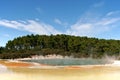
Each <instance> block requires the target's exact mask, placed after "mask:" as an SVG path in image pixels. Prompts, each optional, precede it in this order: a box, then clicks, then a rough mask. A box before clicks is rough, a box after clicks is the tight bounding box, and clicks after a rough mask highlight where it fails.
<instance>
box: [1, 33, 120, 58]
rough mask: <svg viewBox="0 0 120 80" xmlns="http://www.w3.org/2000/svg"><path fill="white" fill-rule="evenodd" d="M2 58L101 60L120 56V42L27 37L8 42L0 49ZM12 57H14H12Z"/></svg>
mask: <svg viewBox="0 0 120 80" xmlns="http://www.w3.org/2000/svg"><path fill="white" fill-rule="evenodd" d="M0 53H2V54H1V55H0V58H19V57H30V56H31V55H48V54H56V55H62V56H73V57H93V58H101V57H103V56H105V55H108V56H113V55H114V56H119V54H120V41H119V40H104V39H97V38H88V37H79V36H70V35H64V34H61V35H50V36H48V35H33V34H32V35H27V36H23V37H18V38H15V39H14V40H12V41H8V43H7V44H6V47H5V48H0ZM11 56H12V57H11Z"/></svg>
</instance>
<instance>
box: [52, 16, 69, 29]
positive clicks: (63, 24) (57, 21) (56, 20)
mask: <svg viewBox="0 0 120 80" xmlns="http://www.w3.org/2000/svg"><path fill="white" fill-rule="evenodd" d="M54 22H55V23H56V24H59V25H61V26H64V27H66V26H68V23H66V22H62V21H61V20H60V19H57V18H55V19H54Z"/></svg>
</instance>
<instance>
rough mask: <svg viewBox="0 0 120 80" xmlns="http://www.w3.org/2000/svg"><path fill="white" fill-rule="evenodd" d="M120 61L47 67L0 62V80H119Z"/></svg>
mask: <svg viewBox="0 0 120 80" xmlns="http://www.w3.org/2000/svg"><path fill="white" fill-rule="evenodd" d="M119 77H120V61H114V63H110V64H100V65H98V64H94V65H90V64H89V65H77V66H76V64H75V65H69V66H67V65H66V66H63V65H62V66H61V67H59V66H53V65H52V66H50V65H49V66H48V65H39V64H34V65H31V63H22V62H17V61H16V62H14V61H12V62H11V61H0V79H1V80H119Z"/></svg>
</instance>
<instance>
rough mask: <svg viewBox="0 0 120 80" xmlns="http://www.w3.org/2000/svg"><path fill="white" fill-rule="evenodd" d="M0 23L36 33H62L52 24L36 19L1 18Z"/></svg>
mask: <svg viewBox="0 0 120 80" xmlns="http://www.w3.org/2000/svg"><path fill="white" fill-rule="evenodd" d="M0 25H1V26H4V27H9V28H14V29H18V30H24V31H28V32H31V33H35V34H60V32H59V31H57V30H56V29H55V28H54V27H52V26H51V25H49V24H45V23H42V22H38V21H35V20H27V21H10V20H0Z"/></svg>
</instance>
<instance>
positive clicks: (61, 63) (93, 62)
mask: <svg viewBox="0 0 120 80" xmlns="http://www.w3.org/2000/svg"><path fill="white" fill-rule="evenodd" d="M24 61H27V62H36V63H41V64H47V65H54V66H68V65H98V64H108V63H111V61H109V60H105V59H91V58H87V59H84V58H83V59H75V58H71V59H34V60H24Z"/></svg>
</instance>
